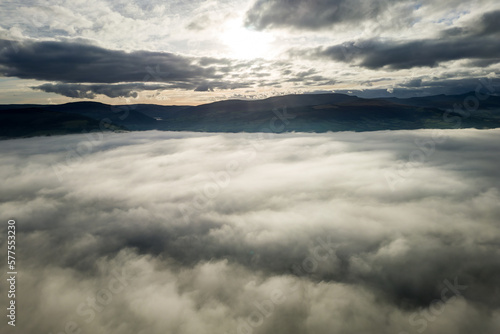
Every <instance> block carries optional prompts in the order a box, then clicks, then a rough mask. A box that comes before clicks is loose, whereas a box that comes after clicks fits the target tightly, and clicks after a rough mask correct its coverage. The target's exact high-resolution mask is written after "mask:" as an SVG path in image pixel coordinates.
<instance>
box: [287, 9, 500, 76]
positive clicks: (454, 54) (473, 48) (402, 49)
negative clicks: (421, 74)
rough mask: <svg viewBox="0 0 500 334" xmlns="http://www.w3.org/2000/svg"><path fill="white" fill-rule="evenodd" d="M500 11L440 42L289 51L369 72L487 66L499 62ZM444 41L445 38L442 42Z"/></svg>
mask: <svg viewBox="0 0 500 334" xmlns="http://www.w3.org/2000/svg"><path fill="white" fill-rule="evenodd" d="M498 18H500V11H491V12H488V13H485V14H483V15H482V16H481V17H480V19H478V20H474V21H472V22H469V23H468V25H467V26H465V27H454V28H449V29H446V30H444V31H442V32H441V35H442V36H441V37H440V38H429V39H410V40H404V41H401V40H397V39H387V38H384V39H380V38H373V39H364V40H358V41H348V42H344V43H342V44H337V45H332V46H328V47H317V48H308V49H307V48H306V49H292V50H290V51H289V54H290V55H291V56H298V57H305V58H310V59H330V60H334V61H337V62H344V63H348V64H352V65H356V66H361V67H365V68H369V69H383V68H386V69H390V70H400V69H411V68H415V67H437V66H439V65H440V64H442V63H444V62H448V61H454V60H462V59H471V60H474V62H471V63H470V64H471V65H473V66H485V67H487V66H489V65H491V64H495V63H498V62H500V58H499V57H496V56H494V55H498V54H499V53H500V45H499V44H498V43H496V40H498V37H499V33H500V26H499V25H498V24H497V23H496V22H498ZM443 37H444V38H443Z"/></svg>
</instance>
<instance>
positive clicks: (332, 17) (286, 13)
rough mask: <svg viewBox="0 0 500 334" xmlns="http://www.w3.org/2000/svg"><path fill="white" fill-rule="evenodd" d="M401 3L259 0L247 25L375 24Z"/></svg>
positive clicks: (379, 0)
mask: <svg viewBox="0 0 500 334" xmlns="http://www.w3.org/2000/svg"><path fill="white" fill-rule="evenodd" d="M398 3H401V1H398V0H391V1H389V0H372V1H363V0H351V1H348V0H313V1H310V0H257V1H256V2H255V3H254V4H253V6H252V7H251V8H250V9H249V10H248V12H247V13H246V21H245V23H246V25H247V26H251V27H255V28H257V29H259V30H263V29H269V28H283V27H292V28H296V29H310V30H317V29H324V28H331V27H332V26H334V25H338V24H343V23H351V24H356V23H359V22H364V21H369V20H374V19H377V18H378V17H380V16H381V15H382V14H384V12H385V11H387V10H388V9H389V8H391V7H393V6H395V5H397V4H398Z"/></svg>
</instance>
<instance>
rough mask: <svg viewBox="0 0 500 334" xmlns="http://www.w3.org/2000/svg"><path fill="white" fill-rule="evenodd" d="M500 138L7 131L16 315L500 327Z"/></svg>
mask: <svg viewBox="0 0 500 334" xmlns="http://www.w3.org/2000/svg"><path fill="white" fill-rule="evenodd" d="M499 140H500V132H499V131H498V130H488V131H480V130H434V131H431V130H425V131H397V132H374V133H362V134H359V133H358V134H355V133H334V134H331V133H330V134H283V135H272V134H194V133H168V132H154V131H153V132H135V133H126V134H106V135H102V134H99V133H93V134H87V135H85V134H83V135H75V136H64V137H52V138H33V139H24V140H10V141H5V142H4V143H3V144H2V154H1V156H0V160H1V163H2V166H4V167H3V168H2V170H1V172H0V173H1V174H0V176H1V177H2V179H3V180H4V183H3V186H2V189H1V190H0V209H1V212H3V213H4V215H6V216H5V217H4V218H5V219H8V218H12V217H13V218H15V219H16V221H17V227H18V236H17V239H18V252H19V254H18V257H19V259H22V261H21V262H20V264H19V272H20V274H19V277H18V279H19V296H18V303H19V310H18V314H19V315H20V317H19V322H18V325H19V327H21V328H20V329H22V331H23V333H40V332H51V331H52V332H53V333H59V332H61V331H64V328H65V327H66V326H70V327H71V326H73V327H74V326H78V328H81V329H82V330H83V331H84V332H89V333H90V332H92V333H113V334H114V333H120V334H125V333H139V332H141V331H143V332H147V333H165V332H178V333H199V332H207V333H214V332H223V333H224V332H228V333H271V332H272V333H307V332H309V333H332V332H342V333H359V332H377V333H391V332H394V333H400V332H407V333H414V332H417V333H418V332H425V333H441V334H442V333H470V332H480V333H492V334H493V333H497V332H498V330H499V329H500V323H499V322H498V316H499V313H500V304H499V300H500V299H499V290H498V283H499V282H498V277H499V275H500V265H499V264H498V261H497V259H498V257H499V256H500V254H499V248H498V244H499V242H500V231H499V228H498V220H499V218H500V210H499V209H498V202H499V199H500V198H499V197H500V192H499V190H498V189H499V186H500V175H499V171H498V163H497V161H496V152H497V151H498V142H499ZM2 233H5V230H4V228H2ZM0 246H1V247H3V248H5V241H2V242H1V245H0ZM5 269H6V268H4V267H3V268H2V270H3V272H6V270H5ZM4 298H5V297H4ZM27 319H29V321H28V320H27ZM68 324H69V325H68ZM1 326H6V325H5V324H4V323H2V325H1ZM2 328H3V327H2Z"/></svg>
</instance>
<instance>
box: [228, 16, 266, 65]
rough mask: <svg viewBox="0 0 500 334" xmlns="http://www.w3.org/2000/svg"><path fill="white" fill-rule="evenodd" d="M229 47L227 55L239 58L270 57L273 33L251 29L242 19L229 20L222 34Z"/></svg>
mask: <svg viewBox="0 0 500 334" xmlns="http://www.w3.org/2000/svg"><path fill="white" fill-rule="evenodd" d="M220 39H221V41H222V43H223V44H224V45H225V46H226V47H227V52H228V54H227V56H229V57H231V58H238V59H252V58H270V57H271V56H272V48H271V44H272V42H273V41H274V37H273V35H271V34H270V33H266V32H259V31H254V30H249V29H247V28H245V27H243V26H242V25H241V21H240V20H233V21H229V22H228V23H227V24H226V25H225V26H224V29H223V31H222V34H221V36H220Z"/></svg>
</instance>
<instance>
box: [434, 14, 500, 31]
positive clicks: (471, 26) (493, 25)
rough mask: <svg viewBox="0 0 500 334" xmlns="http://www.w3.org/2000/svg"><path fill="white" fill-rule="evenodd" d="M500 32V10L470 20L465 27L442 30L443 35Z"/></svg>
mask: <svg viewBox="0 0 500 334" xmlns="http://www.w3.org/2000/svg"><path fill="white" fill-rule="evenodd" d="M498 33H500V10H495V11H491V12H487V13H484V14H483V15H481V16H480V17H479V19H476V20H473V21H472V22H469V23H468V24H467V25H466V26H465V27H453V28H449V29H446V30H444V31H443V32H442V36H443V37H445V38H446V37H456V36H474V37H481V36H489V35H495V34H498Z"/></svg>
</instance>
